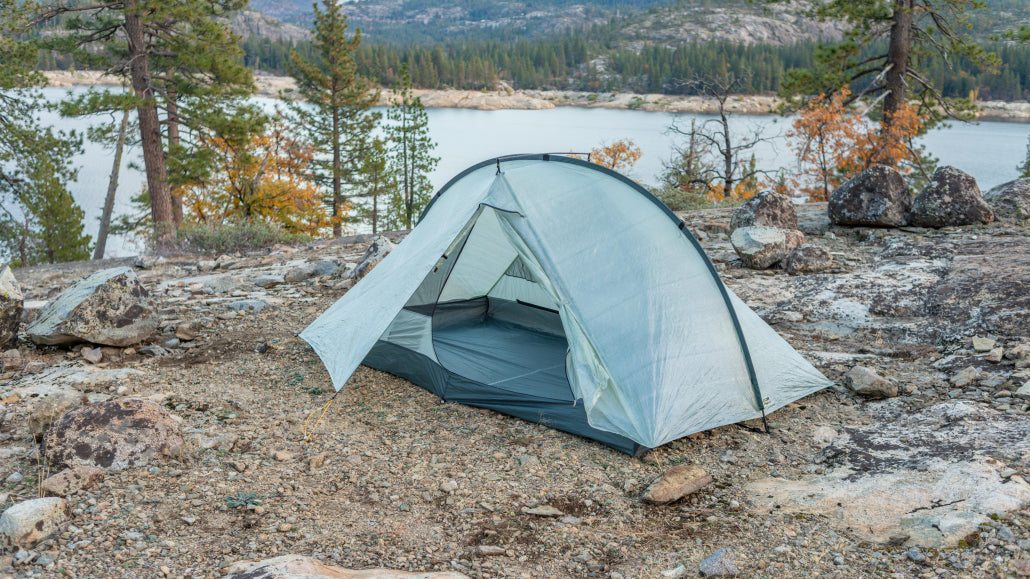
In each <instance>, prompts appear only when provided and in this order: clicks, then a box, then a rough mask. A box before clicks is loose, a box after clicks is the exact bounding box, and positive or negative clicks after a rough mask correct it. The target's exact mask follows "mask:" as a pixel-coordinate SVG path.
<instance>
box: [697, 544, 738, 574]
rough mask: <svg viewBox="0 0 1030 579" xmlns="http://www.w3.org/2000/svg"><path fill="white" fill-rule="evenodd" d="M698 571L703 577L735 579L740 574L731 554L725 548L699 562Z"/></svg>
mask: <svg viewBox="0 0 1030 579" xmlns="http://www.w3.org/2000/svg"><path fill="white" fill-rule="evenodd" d="M698 571H700V572H701V575H702V576H704V577H736V576H737V574H739V573H740V571H738V570H737V565H736V564H735V563H734V562H733V553H732V552H731V551H730V550H729V548H727V547H723V548H722V549H719V550H718V551H716V552H714V553H712V554H711V555H709V556H708V557H707V558H705V560H704V561H701V565H700V566H699V567H698Z"/></svg>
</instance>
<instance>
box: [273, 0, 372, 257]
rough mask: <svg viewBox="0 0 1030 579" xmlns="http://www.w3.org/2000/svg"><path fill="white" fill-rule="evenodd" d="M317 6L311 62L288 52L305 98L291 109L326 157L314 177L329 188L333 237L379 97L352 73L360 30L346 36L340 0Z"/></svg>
mask: <svg viewBox="0 0 1030 579" xmlns="http://www.w3.org/2000/svg"><path fill="white" fill-rule="evenodd" d="M322 6H323V7H322V8H321V9H319V8H318V6H317V5H316V6H315V7H314V11H315V20H314V23H315V37H314V40H313V42H312V44H313V47H314V52H315V58H314V59H313V60H307V59H305V58H303V57H302V56H301V55H300V54H299V53H297V52H293V53H292V54H291V55H290V69H291V70H290V74H291V75H292V76H293V77H294V78H295V79H297V93H298V94H299V96H301V97H303V99H304V100H305V101H306V102H304V103H297V104H294V105H293V106H292V107H291V111H292V113H293V115H294V116H295V117H296V120H297V125H298V126H299V127H301V130H302V131H303V132H304V135H305V138H306V140H307V141H308V143H309V144H310V145H311V146H313V147H314V148H315V149H316V150H318V151H327V152H328V153H329V157H328V158H319V159H316V160H315V161H314V162H313V163H312V166H313V176H314V179H315V181H316V182H317V183H318V184H319V185H321V186H323V187H325V186H328V188H329V189H330V190H331V192H332V193H331V197H330V198H329V203H330V206H331V207H332V216H333V219H332V221H333V237H340V235H342V233H343V220H344V209H345V207H346V199H345V197H346V195H345V193H344V188H345V187H346V188H348V189H353V188H354V187H356V186H358V185H359V184H360V180H361V176H360V175H359V174H358V168H359V167H361V165H362V159H363V157H364V155H365V146H366V143H367V142H368V140H369V135H370V134H371V133H372V131H373V130H374V129H375V127H376V125H377V123H378V121H379V113H377V112H375V111H372V110H371V108H372V106H373V105H375V104H376V102H378V100H379V95H378V93H377V92H375V91H373V90H372V85H371V83H370V82H368V81H367V80H366V79H364V78H362V77H361V76H359V75H358V74H357V66H356V64H355V62H354V53H355V52H356V51H357V49H358V47H359V46H360V45H361V31H360V30H355V31H354V34H353V35H352V36H350V37H349V38H348V34H347V15H346V14H344V13H343V11H342V9H341V2H340V0H322Z"/></svg>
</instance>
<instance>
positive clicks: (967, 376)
mask: <svg viewBox="0 0 1030 579" xmlns="http://www.w3.org/2000/svg"><path fill="white" fill-rule="evenodd" d="M981 374H983V371H981V370H980V369H979V368H975V367H973V366H967V367H965V368H963V369H962V370H959V371H958V372H957V373H956V374H955V375H954V376H952V377H951V379H950V380H949V381H950V382H951V383H952V384H954V385H955V386H956V387H958V388H965V387H966V386H969V385H970V384H972V383H974V382H976V381H977V380H978V379H979V378H980V375H981Z"/></svg>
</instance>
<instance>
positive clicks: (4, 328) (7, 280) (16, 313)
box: [0, 265, 25, 349]
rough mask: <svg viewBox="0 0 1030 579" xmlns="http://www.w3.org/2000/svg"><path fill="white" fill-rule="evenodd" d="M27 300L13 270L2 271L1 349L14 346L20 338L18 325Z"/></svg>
mask: <svg viewBox="0 0 1030 579" xmlns="http://www.w3.org/2000/svg"><path fill="white" fill-rule="evenodd" d="M24 304H25V299H24V296H22V293H21V288H20V287H18V280H16V279H14V274H13V273H11V268H10V267H7V266H6V265H5V266H4V269H3V270H2V271H0V349H3V348H6V347H7V346H9V345H12V344H14V342H15V341H16V340H17V338H18V324H19V323H21V316H22V313H23V311H24Z"/></svg>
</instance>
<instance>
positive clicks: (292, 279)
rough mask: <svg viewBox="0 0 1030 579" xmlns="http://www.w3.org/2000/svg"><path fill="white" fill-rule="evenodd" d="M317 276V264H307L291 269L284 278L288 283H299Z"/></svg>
mask: <svg viewBox="0 0 1030 579" xmlns="http://www.w3.org/2000/svg"><path fill="white" fill-rule="evenodd" d="M314 276H315V265H314V264H305V265H302V266H300V267H295V268H293V269H291V270H290V271H288V272H286V275H285V276H284V277H283V279H284V280H285V281H286V283H298V282H302V281H305V280H308V279H310V278H312V277H314Z"/></svg>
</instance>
